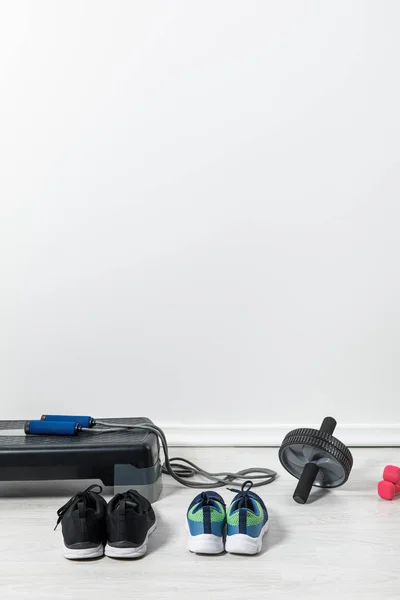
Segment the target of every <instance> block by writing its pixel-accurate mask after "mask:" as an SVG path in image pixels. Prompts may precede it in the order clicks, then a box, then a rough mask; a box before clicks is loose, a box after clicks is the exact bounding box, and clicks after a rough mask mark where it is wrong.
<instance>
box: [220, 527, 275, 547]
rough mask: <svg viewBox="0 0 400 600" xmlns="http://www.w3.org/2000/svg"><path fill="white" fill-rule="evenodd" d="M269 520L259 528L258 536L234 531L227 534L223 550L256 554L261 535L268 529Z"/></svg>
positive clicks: (260, 545)
mask: <svg viewBox="0 0 400 600" xmlns="http://www.w3.org/2000/svg"><path fill="white" fill-rule="evenodd" d="M268 525H269V521H267V522H266V523H265V525H264V527H263V528H262V529H261V533H260V535H259V536H258V537H256V538H254V537H251V536H250V535H246V534H245V533H235V534H234V535H227V536H226V542H225V550H226V551H227V552H230V553H231V554H258V553H259V552H261V548H262V542H263V537H264V535H265V534H266V533H267V531H268Z"/></svg>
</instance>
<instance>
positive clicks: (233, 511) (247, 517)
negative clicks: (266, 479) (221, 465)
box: [225, 481, 269, 554]
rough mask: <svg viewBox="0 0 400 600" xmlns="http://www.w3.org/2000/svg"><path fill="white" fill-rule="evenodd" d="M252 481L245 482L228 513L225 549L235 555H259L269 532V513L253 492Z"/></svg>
mask: <svg viewBox="0 0 400 600" xmlns="http://www.w3.org/2000/svg"><path fill="white" fill-rule="evenodd" d="M252 485H253V484H252V482H251V481H245V482H244V484H243V485H242V489H241V491H239V490H231V492H236V496H235V497H234V499H233V500H232V503H231V505H230V506H229V508H228V510H227V513H226V521H227V532H226V533H227V535H226V544H225V549H226V551H227V552H231V553H233V554H257V553H258V552H260V551H261V548H262V538H263V535H264V534H265V533H266V532H267V530H268V523H269V521H268V511H267V509H266V507H265V504H264V502H263V501H262V499H261V498H260V496H258V495H257V494H255V493H254V492H251V491H250V489H251V487H252Z"/></svg>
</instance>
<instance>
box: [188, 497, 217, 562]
mask: <svg viewBox="0 0 400 600" xmlns="http://www.w3.org/2000/svg"><path fill="white" fill-rule="evenodd" d="M186 519H187V529H188V549H189V550H190V552H197V553H198V554H219V553H220V552H223V551H224V537H223V536H224V529H225V524H226V514H225V502H224V501H223V499H222V498H221V496H220V495H219V494H217V492H202V493H201V494H199V495H198V496H196V498H194V500H192V502H191V504H190V506H189V509H188V512H187V515H186Z"/></svg>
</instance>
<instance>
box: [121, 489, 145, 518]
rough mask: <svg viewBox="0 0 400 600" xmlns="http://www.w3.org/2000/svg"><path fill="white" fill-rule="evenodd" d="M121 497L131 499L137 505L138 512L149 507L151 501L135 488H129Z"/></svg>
mask: <svg viewBox="0 0 400 600" xmlns="http://www.w3.org/2000/svg"><path fill="white" fill-rule="evenodd" d="M121 499H124V500H130V501H131V502H132V503H133V504H136V505H137V508H138V512H140V513H143V512H146V510H148V509H149V502H148V500H146V498H144V497H143V496H142V495H141V494H139V492H136V491H135V490H128V491H127V492H125V493H124V494H122V495H121Z"/></svg>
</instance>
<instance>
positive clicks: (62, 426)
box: [25, 420, 81, 435]
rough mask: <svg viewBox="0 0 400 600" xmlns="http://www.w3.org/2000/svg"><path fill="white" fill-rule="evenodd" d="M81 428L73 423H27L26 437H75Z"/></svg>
mask: <svg viewBox="0 0 400 600" xmlns="http://www.w3.org/2000/svg"><path fill="white" fill-rule="evenodd" d="M80 428H81V426H80V425H79V423H77V422H75V421H47V420H46V421H27V422H26V423H25V433H26V434H27V435H76V434H77V433H78V432H79V430H80Z"/></svg>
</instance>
